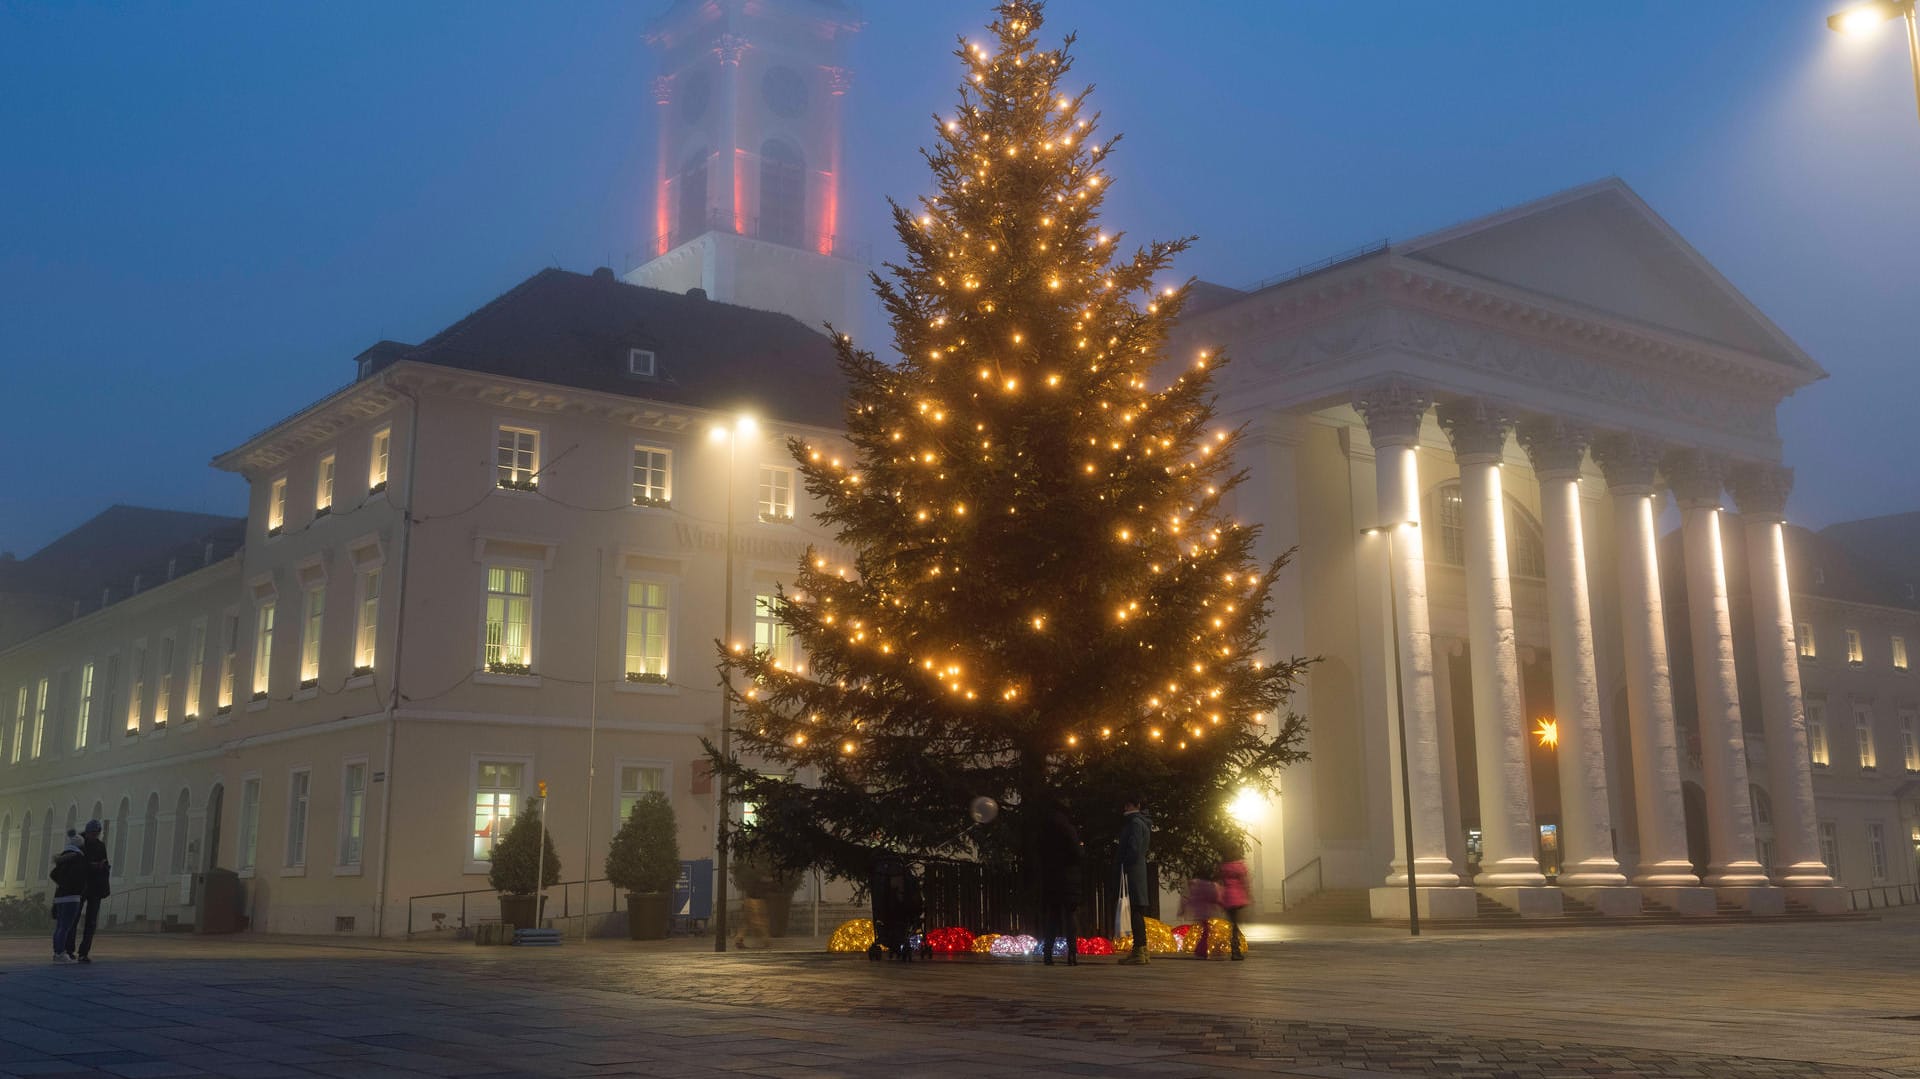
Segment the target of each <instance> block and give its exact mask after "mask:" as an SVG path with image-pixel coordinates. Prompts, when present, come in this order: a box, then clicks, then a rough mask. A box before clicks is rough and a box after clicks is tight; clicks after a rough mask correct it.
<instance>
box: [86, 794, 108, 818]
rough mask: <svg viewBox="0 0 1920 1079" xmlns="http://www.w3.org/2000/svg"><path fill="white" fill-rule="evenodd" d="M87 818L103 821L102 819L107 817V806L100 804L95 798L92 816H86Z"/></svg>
mask: <svg viewBox="0 0 1920 1079" xmlns="http://www.w3.org/2000/svg"><path fill="white" fill-rule="evenodd" d="M87 819H88V820H99V821H103V820H106V819H107V807H106V806H103V805H101V804H100V802H99V800H98V799H96V800H95V801H94V803H93V816H91V817H88V818H87Z"/></svg>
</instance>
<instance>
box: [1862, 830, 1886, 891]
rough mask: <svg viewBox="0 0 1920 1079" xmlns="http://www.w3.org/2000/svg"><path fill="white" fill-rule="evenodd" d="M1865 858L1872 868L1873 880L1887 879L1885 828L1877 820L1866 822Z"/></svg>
mask: <svg viewBox="0 0 1920 1079" xmlns="http://www.w3.org/2000/svg"><path fill="white" fill-rule="evenodd" d="M1867 858H1868V859H1869V861H1870V863H1871V864H1872V866H1873V879H1874V880H1875V881H1883V880H1886V879H1887V826H1886V825H1884V824H1882V823H1880V822H1879V821H1877V820H1873V821H1868V822H1867Z"/></svg>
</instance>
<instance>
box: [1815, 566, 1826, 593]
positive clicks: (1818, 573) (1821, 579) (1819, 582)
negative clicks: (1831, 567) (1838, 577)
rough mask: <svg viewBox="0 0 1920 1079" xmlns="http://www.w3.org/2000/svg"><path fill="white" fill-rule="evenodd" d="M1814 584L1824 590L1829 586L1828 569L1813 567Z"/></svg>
mask: <svg viewBox="0 0 1920 1079" xmlns="http://www.w3.org/2000/svg"><path fill="white" fill-rule="evenodd" d="M1813 583H1814V584H1815V585H1816V586H1818V587H1822V588H1824V587H1826V584H1827V570H1826V567H1824V566H1815V567H1813Z"/></svg>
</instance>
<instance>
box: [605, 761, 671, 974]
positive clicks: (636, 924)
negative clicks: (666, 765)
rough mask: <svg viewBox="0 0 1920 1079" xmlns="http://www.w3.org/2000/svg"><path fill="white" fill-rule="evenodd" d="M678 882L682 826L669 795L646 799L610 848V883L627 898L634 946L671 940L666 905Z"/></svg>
mask: <svg viewBox="0 0 1920 1079" xmlns="http://www.w3.org/2000/svg"><path fill="white" fill-rule="evenodd" d="M679 879H680V826H679V823H678V822H677V821H675V819H674V815H673V803H672V802H671V801H669V800H668V799H667V796H666V795H665V794H662V793H661V792H659V791H654V792H652V793H649V794H643V795H641V796H640V798H639V800H638V801H636V802H634V803H633V809H632V811H631V812H629V813H628V814H627V819H626V820H625V821H623V822H622V823H621V825H620V830H619V831H618V832H615V833H614V834H613V842H612V844H610V845H609V846H608V848H607V880H608V881H609V882H610V883H611V884H612V885H613V886H614V887H616V888H623V889H625V890H626V893H627V932H628V934H629V935H630V936H631V937H632V938H633V939H634V940H660V939H662V938H664V937H665V936H666V935H667V918H668V909H667V908H668V901H669V900H670V899H671V898H672V893H673V885H674V882H675V881H677V880H679Z"/></svg>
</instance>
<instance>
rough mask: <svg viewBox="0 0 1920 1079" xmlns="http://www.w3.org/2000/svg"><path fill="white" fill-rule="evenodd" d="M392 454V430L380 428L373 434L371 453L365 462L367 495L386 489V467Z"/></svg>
mask: <svg viewBox="0 0 1920 1079" xmlns="http://www.w3.org/2000/svg"><path fill="white" fill-rule="evenodd" d="M392 454H393V428H391V427H382V428H380V429H379V430H378V431H375V432H374V433H373V452H372V454H371V455H370V459H369V460H368V462H367V493H368V494H373V493H375V492H378V491H384V490H386V489H387V465H388V461H389V458H390V457H391V456H392Z"/></svg>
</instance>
